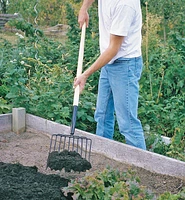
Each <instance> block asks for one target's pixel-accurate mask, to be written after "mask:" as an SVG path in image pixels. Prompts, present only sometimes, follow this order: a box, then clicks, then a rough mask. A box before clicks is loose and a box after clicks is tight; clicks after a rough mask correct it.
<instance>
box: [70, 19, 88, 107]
mask: <svg viewBox="0 0 185 200" xmlns="http://www.w3.org/2000/svg"><path fill="white" fill-rule="evenodd" d="M85 32H86V24H85V23H84V24H83V26H82V32H81V40H80V49H79V55H78V66H77V73H76V77H78V76H80V75H81V73H82V67H83V57H84V43H85ZM79 96H80V87H79V85H78V86H77V87H76V88H75V93H74V99H73V106H78V102H79Z"/></svg>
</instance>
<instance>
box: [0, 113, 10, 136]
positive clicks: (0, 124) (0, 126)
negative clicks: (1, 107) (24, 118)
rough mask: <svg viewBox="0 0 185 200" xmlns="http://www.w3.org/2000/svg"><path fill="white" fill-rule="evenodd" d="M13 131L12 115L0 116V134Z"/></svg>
mask: <svg viewBox="0 0 185 200" xmlns="http://www.w3.org/2000/svg"><path fill="white" fill-rule="evenodd" d="M11 130H12V113H9V114H1V115H0V132H4V131H5V132H6V131H11Z"/></svg>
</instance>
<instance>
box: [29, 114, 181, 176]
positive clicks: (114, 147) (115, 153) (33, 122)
mask: <svg viewBox="0 0 185 200" xmlns="http://www.w3.org/2000/svg"><path fill="white" fill-rule="evenodd" d="M26 125H27V128H31V129H33V130H35V131H41V132H43V133H46V134H49V135H50V136H51V135H52V134H54V133H62V134H69V133H70V132H69V131H70V127H68V126H65V125H62V124H58V123H55V122H52V121H49V120H46V119H43V118H40V117H36V116H34V115H30V114H26ZM75 135H78V136H84V137H87V138H90V139H92V152H94V153H99V154H102V155H105V156H106V157H109V158H111V159H114V160H116V161H119V162H122V163H126V164H129V165H134V166H137V167H141V168H144V169H146V170H149V171H151V172H155V173H159V174H165V175H169V176H175V177H178V178H181V179H185V162H182V161H179V160H176V159H172V158H168V157H166V156H162V155H159V154H156V153H153V152H149V151H144V150H141V149H138V148H135V147H132V146H129V145H126V144H123V143H120V142H116V141H113V140H109V139H106V138H103V137H100V136H97V135H94V134H91V133H88V132H85V131H81V130H78V129H76V131H75Z"/></svg>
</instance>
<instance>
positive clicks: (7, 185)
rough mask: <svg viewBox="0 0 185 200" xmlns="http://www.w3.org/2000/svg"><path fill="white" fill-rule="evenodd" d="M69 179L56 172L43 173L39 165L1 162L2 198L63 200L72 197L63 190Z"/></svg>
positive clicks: (8, 199)
mask: <svg viewBox="0 0 185 200" xmlns="http://www.w3.org/2000/svg"><path fill="white" fill-rule="evenodd" d="M68 182H69V180H67V179H65V178H62V177H60V176H59V175H55V174H50V175H46V174H42V173H39V172H38V169H37V167H35V166H34V167H26V166H23V165H21V164H19V163H17V164H8V163H3V162H0V199H2V200H21V199H22V200H28V199H34V200H41V199H43V200H49V199H55V200H61V199H70V197H65V196H64V195H63V193H62V192H61V187H66V186H67V185H68Z"/></svg>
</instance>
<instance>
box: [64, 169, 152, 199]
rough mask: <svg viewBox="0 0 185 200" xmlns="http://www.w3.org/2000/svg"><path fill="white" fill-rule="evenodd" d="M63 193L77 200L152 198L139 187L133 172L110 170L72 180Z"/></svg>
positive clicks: (143, 188)
mask: <svg viewBox="0 0 185 200" xmlns="http://www.w3.org/2000/svg"><path fill="white" fill-rule="evenodd" d="M63 191H64V192H65V193H73V194H74V195H73V197H74V198H75V199H79V200H80V199H81V200H89V199H97V200H104V199H106V200H113V199H114V200H121V199H124V200H131V199H137V200H141V199H142V200H144V199H145V200H147V199H151V198H152V196H153V195H152V194H149V192H147V190H146V188H145V187H141V186H139V179H138V178H135V175H134V172H133V171H127V172H123V173H121V172H119V171H116V170H112V169H110V168H107V169H104V170H103V171H102V172H96V173H94V174H92V175H88V176H86V177H84V178H81V179H77V180H73V181H72V182H71V183H69V186H68V187H66V188H64V189H63Z"/></svg>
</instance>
